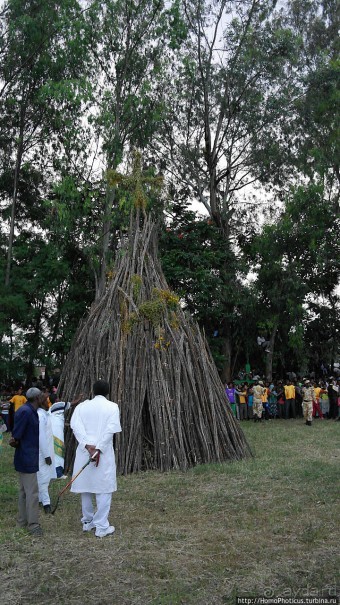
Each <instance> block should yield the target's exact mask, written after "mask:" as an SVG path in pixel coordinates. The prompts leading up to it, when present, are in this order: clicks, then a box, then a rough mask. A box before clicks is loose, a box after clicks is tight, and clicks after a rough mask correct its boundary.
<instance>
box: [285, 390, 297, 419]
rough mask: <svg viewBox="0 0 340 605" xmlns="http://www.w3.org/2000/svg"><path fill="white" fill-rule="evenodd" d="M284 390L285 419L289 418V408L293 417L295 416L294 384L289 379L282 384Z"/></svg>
mask: <svg viewBox="0 0 340 605" xmlns="http://www.w3.org/2000/svg"><path fill="white" fill-rule="evenodd" d="M284 392H285V415H286V420H288V418H289V412H290V409H291V410H292V416H293V418H296V413H295V386H294V385H293V383H292V381H291V380H289V381H288V383H287V384H286V385H285V386H284Z"/></svg>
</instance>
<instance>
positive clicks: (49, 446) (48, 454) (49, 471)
mask: <svg viewBox="0 0 340 605" xmlns="http://www.w3.org/2000/svg"><path fill="white" fill-rule="evenodd" d="M38 416H39V471H38V474H37V478H38V483H49V481H50V479H56V477H57V473H56V470H55V463H54V445H53V432H52V424H51V418H50V415H49V413H48V412H47V411H46V410H43V409H42V408H39V409H38ZM45 458H51V460H52V464H50V465H49V464H46V462H45Z"/></svg>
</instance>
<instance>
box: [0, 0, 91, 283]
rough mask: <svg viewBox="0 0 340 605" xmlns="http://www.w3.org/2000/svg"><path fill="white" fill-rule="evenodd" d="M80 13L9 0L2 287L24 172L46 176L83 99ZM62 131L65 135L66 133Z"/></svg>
mask: <svg viewBox="0 0 340 605" xmlns="http://www.w3.org/2000/svg"><path fill="white" fill-rule="evenodd" d="M82 14H83V9H82V8H81V6H80V3H79V2H77V1H76V0H63V2H61V3H59V4H58V5H56V3H55V2H53V1H52V0H33V1H30V2H27V1H25V0H7V2H6V3H5V5H4V9H3V13H2V36H1V55H2V61H1V66H0V95H1V96H0V103H1V113H0V115H1V118H0V121H1V123H0V128H1V132H2V141H1V143H2V144H1V151H0V153H1V170H2V172H3V173H9V174H10V175H11V180H12V185H11V196H10V201H9V198H5V199H4V200H3V204H4V205H5V206H6V205H7V204H8V203H10V207H11V213H10V226H9V241H8V247H7V264H6V271H5V280H4V281H5V286H9V284H10V273H11V261H12V249H13V240H14V235H15V226H16V211H17V203H18V197H19V188H20V179H21V175H22V168H23V166H24V165H25V163H26V164H31V165H33V166H34V168H35V169H36V170H37V169H39V170H41V171H42V172H43V173H45V175H46V173H47V171H48V170H50V169H51V164H52V162H51V155H52V154H56V152H57V150H58V148H59V142H60V135H61V133H62V135H61V136H62V137H65V134H66V132H67V131H69V130H70V128H72V121H73V119H74V109H75V108H76V109H79V105H80V100H79V99H80V97H81V96H82V94H83V90H82V88H83V83H84V82H83V64H84V62H83V56H82V53H83V45H82V44H80V41H81V38H82V34H83V29H84V27H83V23H82ZM65 131H66V132H65Z"/></svg>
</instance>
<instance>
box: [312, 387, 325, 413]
mask: <svg viewBox="0 0 340 605" xmlns="http://www.w3.org/2000/svg"><path fill="white" fill-rule="evenodd" d="M321 392H322V388H321V387H320V386H319V385H318V384H314V394H315V401H314V402H313V418H316V413H318V416H319V418H320V419H321V420H323V413H322V409H321V406H320V397H321Z"/></svg>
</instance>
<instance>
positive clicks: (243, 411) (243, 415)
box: [236, 385, 247, 420]
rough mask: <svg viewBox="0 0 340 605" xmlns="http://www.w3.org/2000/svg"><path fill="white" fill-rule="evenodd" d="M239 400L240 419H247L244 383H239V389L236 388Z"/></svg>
mask: <svg viewBox="0 0 340 605" xmlns="http://www.w3.org/2000/svg"><path fill="white" fill-rule="evenodd" d="M236 394H237V396H238V400H239V412H240V420H247V389H246V387H245V385H240V389H239V390H238V389H237V390H236Z"/></svg>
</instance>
